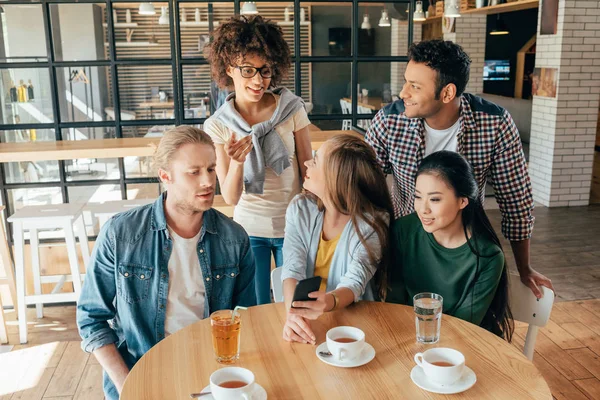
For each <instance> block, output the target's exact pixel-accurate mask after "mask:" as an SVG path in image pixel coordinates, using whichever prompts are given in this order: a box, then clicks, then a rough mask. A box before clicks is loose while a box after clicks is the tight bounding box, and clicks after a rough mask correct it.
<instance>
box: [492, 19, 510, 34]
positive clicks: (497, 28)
mask: <svg viewBox="0 0 600 400" xmlns="http://www.w3.org/2000/svg"><path fill="white" fill-rule="evenodd" d="M508 34H509V32H508V28H507V27H506V24H505V23H504V21H503V20H502V19H501V18H500V14H498V17H497V18H496V21H495V23H494V24H493V25H492V30H491V31H490V35H494V36H500V35H508Z"/></svg>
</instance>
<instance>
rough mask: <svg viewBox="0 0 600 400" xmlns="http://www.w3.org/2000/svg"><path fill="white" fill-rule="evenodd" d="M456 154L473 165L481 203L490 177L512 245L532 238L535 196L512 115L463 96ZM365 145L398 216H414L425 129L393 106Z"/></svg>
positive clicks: (419, 121) (385, 111)
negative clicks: (389, 187) (390, 180)
mask: <svg viewBox="0 0 600 400" xmlns="http://www.w3.org/2000/svg"><path fill="white" fill-rule="evenodd" d="M457 139H458V152H459V153H460V154H462V155H463V156H464V157H465V158H466V159H467V160H468V161H469V162H470V163H471V165H472V166H473V168H474V170H475V177H476V178H477V182H478V184H479V193H480V196H481V201H482V202H483V200H484V197H485V183H486V180H487V179H488V177H489V178H490V181H491V183H492V185H493V186H494V190H495V193H496V200H497V202H498V205H499V206H500V212H501V213H502V233H503V234H504V236H505V237H506V238H507V239H508V240H511V241H517V240H524V239H528V238H530V237H531V231H532V229H533V214H532V212H533V196H532V193H531V181H530V180H529V174H528V172H527V164H526V162H525V154H524V153H523V147H522V145H521V138H520V137H519V131H518V130H517V127H516V126H515V123H514V121H513V119H512V117H511V116H510V114H509V113H508V112H507V111H506V110H504V109H503V108H501V107H499V106H497V105H495V104H493V103H490V102H488V101H485V100H483V99H481V98H480V97H477V96H474V95H471V94H464V95H463V96H462V97H461V101H460V131H459V133H458V138H457ZM365 140H366V141H367V143H369V144H370V145H371V146H372V147H373V149H374V150H375V153H376V154H377V160H378V162H379V164H380V165H381V167H382V168H383V170H384V171H385V173H386V174H389V173H393V174H394V178H395V185H394V189H393V191H392V200H393V203H394V212H395V214H396V217H400V216H403V215H407V214H410V213H412V212H414V192H415V176H416V173H417V168H418V166H419V164H420V163H421V160H422V159H423V156H424V154H425V140H426V138H425V126H424V124H423V120H422V119H419V118H408V117H407V116H405V115H404V103H403V102H402V100H399V101H396V102H394V103H392V104H390V105H388V106H386V107H385V108H383V109H382V110H380V111H379V112H378V113H377V115H376V116H375V118H374V119H373V122H372V123H371V127H370V128H369V130H368V132H367V134H366V137H365Z"/></svg>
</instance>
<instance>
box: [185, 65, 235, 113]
mask: <svg viewBox="0 0 600 400" xmlns="http://www.w3.org/2000/svg"><path fill="white" fill-rule="evenodd" d="M212 82H213V81H212V78H211V75H210V66H209V65H184V66H183V96H184V99H183V100H184V118H185V119H192V118H208V117H210V115H211V113H212V112H214V110H216V109H217V108H218V107H219V106H220V105H221V104H223V102H224V101H225V97H227V91H226V90H220V89H218V88H217V86H216V85H213V84H212ZM211 94H212V96H211ZM211 98H214V100H213V101H211Z"/></svg>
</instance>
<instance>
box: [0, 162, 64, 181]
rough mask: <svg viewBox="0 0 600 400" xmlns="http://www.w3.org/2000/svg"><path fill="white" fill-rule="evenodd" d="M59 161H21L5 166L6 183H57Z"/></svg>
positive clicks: (58, 178)
mask: <svg viewBox="0 0 600 400" xmlns="http://www.w3.org/2000/svg"><path fill="white" fill-rule="evenodd" d="M58 168H59V167H58V161H21V162H9V163H6V164H4V175H5V177H6V178H5V179H6V183H39V182H57V181H59V180H60V174H59V172H58Z"/></svg>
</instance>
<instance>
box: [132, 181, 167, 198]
mask: <svg viewBox="0 0 600 400" xmlns="http://www.w3.org/2000/svg"><path fill="white" fill-rule="evenodd" d="M160 186H161V185H159V183H158V182H157V183H130V184H127V199H128V200H132V199H155V198H157V197H158V195H159V194H160V193H161V191H162V189H161V188H160Z"/></svg>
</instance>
